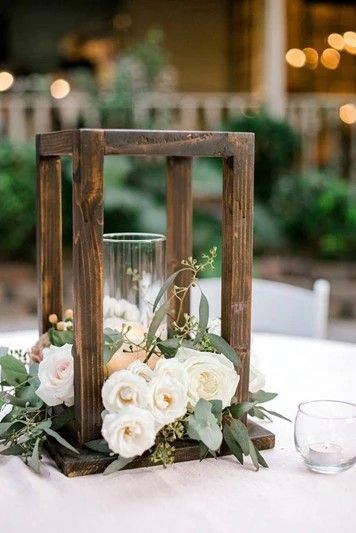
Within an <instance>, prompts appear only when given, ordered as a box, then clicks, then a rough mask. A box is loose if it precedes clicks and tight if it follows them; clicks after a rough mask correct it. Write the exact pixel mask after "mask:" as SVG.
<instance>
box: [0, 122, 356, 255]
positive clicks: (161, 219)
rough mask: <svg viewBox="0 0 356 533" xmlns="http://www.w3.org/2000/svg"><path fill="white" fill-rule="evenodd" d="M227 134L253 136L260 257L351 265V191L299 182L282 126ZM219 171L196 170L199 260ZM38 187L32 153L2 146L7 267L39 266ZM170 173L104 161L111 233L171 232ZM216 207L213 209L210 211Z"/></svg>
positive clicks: (214, 209) (128, 161)
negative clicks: (20, 262) (19, 262)
mask: <svg viewBox="0 0 356 533" xmlns="http://www.w3.org/2000/svg"><path fill="white" fill-rule="evenodd" d="M222 128H223V129H224V130H226V131H253V132H255V135H256V163H255V253H256V254H257V255H258V254H275V253H279V254H290V253H293V254H299V255H307V256H310V257H314V258H322V259H351V258H353V257H355V254H356V202H355V196H354V188H353V185H352V183H350V182H348V181H346V180H344V179H342V178H340V177H338V176H336V175H333V174H331V173H329V172H326V171H319V172H318V171H315V170H314V171H309V172H307V173H302V174H298V173H296V172H295V170H294V166H293V162H294V161H295V158H296V153H297V149H298V137H297V135H296V134H295V133H294V132H293V130H292V129H291V127H290V126H289V125H288V124H287V123H285V122H282V121H279V120H276V119H272V118H270V117H268V116H267V115H266V114H264V113H261V114H259V115H257V116H254V117H242V118H236V119H233V120H231V121H228V122H225V123H224V124H223V125H222ZM71 180H72V177H71V165H70V161H69V160H66V159H64V161H63V203H64V217H63V222H64V228H63V231H64V243H65V246H66V247H67V248H69V247H70V244H71ZM221 183H222V179H221V163H220V161H218V160H215V159H208V158H204V159H197V160H195V162H194V167H193V186H194V196H195V204H196V209H195V219H194V231H195V238H194V242H195V253H196V254H199V253H201V252H202V251H203V250H206V249H207V248H209V246H212V245H217V246H219V241H220V208H219V198H220V195H221ZM35 187H36V181H35V153H34V148H33V146H27V145H25V146H19V145H13V144H11V143H9V142H2V143H0V195H1V198H3V199H4V201H3V202H2V206H1V209H0V254H1V255H0V258H1V260H13V259H25V260H27V261H34V260H35V246H34V243H35V232H36V214H35V200H36V190H35ZM164 204H165V165H164V161H162V160H160V159H152V160H145V159H142V158H141V159H140V158H130V157H126V156H124V157H111V158H107V159H106V161H105V231H107V232H113V231H148V232H155V231H159V232H164V231H165V207H164ZM211 204H212V205H211Z"/></svg>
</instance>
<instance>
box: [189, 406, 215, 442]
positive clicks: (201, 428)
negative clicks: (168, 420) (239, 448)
mask: <svg viewBox="0 0 356 533" xmlns="http://www.w3.org/2000/svg"><path fill="white" fill-rule="evenodd" d="M211 410H212V405H211V403H210V402H208V401H207V400H203V399H200V400H199V401H198V403H197V404H196V406H195V408H194V413H193V414H191V415H189V417H188V419H187V433H188V435H189V437H190V438H191V439H194V440H198V441H202V442H203V443H204V444H205V445H206V446H207V447H208V448H209V450H210V451H215V450H218V449H219V448H220V446H221V442H222V433H221V429H220V426H219V425H218V423H217V420H216V418H215V416H214V415H213V413H212V412H211Z"/></svg>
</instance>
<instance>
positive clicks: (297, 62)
mask: <svg viewBox="0 0 356 533" xmlns="http://www.w3.org/2000/svg"><path fill="white" fill-rule="evenodd" d="M286 61H287V63H288V64H289V65H290V66H291V67H295V68H301V67H303V66H304V65H305V61H306V57H305V53H304V52H303V50H300V49H299V48H291V49H290V50H288V52H287V53H286Z"/></svg>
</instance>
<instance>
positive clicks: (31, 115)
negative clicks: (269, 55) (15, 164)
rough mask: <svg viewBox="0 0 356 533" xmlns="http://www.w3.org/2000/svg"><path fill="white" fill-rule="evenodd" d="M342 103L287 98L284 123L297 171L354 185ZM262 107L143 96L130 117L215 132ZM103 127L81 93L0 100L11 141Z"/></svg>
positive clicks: (354, 159) (242, 98)
mask: <svg viewBox="0 0 356 533" xmlns="http://www.w3.org/2000/svg"><path fill="white" fill-rule="evenodd" d="M344 103H356V96H355V95H347V94H345V95H336V94H306V93H303V94H298V95H297V94H292V95H289V96H288V99H287V108H286V119H287V120H288V122H289V123H290V124H291V125H292V126H293V127H294V129H295V130H296V131H297V132H298V133H300V135H301V150H300V165H301V168H302V169H309V168H318V167H321V168H330V169H333V170H334V171H335V172H337V173H338V174H340V175H343V176H348V177H349V178H351V179H355V181H356V175H355V173H356V126H347V125H345V124H343V123H342V122H341V121H340V118H339V107H340V106H341V105H343V104H344ZM261 107H263V105H262V103H261V101H260V100H259V98H258V97H257V96H256V95H253V94H246V93H147V94H144V95H142V96H139V97H137V98H136V100H135V104H134V107H133V109H131V110H130V112H131V115H132V120H133V124H134V126H135V127H147V125H149V126H150V127H154V128H170V129H187V130H194V129H203V130H214V129H218V128H220V126H221V124H222V122H223V120H224V119H225V118H228V117H231V116H234V115H241V114H251V113H252V114H253V113H254V112H256V111H257V110H258V109H260V108H261ZM114 116H115V112H114V111H113V113H112V117H111V121H110V126H111V127H123V126H126V124H120V123H116V122H115V118H114ZM105 125H106V124H102V117H101V114H100V112H99V110H98V108H97V106H96V105H95V103H94V102H93V101H92V100H91V98H90V96H89V95H88V94H86V93H78V92H74V91H73V92H72V93H71V94H70V95H68V96H67V97H66V98H64V99H63V100H54V99H52V98H50V97H47V96H45V95H41V94H30V93H29V94H21V95H20V94H7V95H2V96H1V97H0V134H1V136H2V137H6V138H9V139H10V140H11V141H15V142H26V141H28V140H30V139H32V138H33V135H34V134H35V133H36V132H44V131H50V130H53V129H68V128H75V127H78V126H82V127H100V126H105Z"/></svg>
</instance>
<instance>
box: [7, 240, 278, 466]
mask: <svg viewBox="0 0 356 533" xmlns="http://www.w3.org/2000/svg"><path fill="white" fill-rule="evenodd" d="M215 255H216V250H215V249H212V250H211V251H210V253H209V254H207V255H203V257H202V260H201V261H200V262H198V261H197V260H194V259H192V258H189V259H188V260H186V261H183V262H182V267H181V269H180V270H178V271H177V272H175V273H174V274H172V275H171V276H170V277H169V278H168V279H167V281H166V282H165V283H164V285H163V286H162V287H161V289H160V290H159V292H158V294H157V297H156V299H155V302H154V303H153V304H152V312H153V315H152V320H151V322H150V324H149V326H148V327H147V328H144V327H143V326H142V325H140V324H138V323H136V322H135V321H134V320H132V319H135V317H136V316H137V314H136V313H135V309H134V308H133V307H132V304H129V303H128V302H125V301H120V302H115V301H113V299H109V300H106V302H104V350H103V352H104V364H105V374H106V379H105V382H104V384H103V387H102V401H103V407H104V410H103V413H102V437H103V438H102V439H97V440H94V441H90V442H88V443H86V447H87V448H89V449H91V450H93V451H95V452H97V453H98V454H105V455H109V456H112V459H113V460H112V462H111V463H110V464H109V466H108V467H107V468H106V470H105V473H111V472H114V471H116V470H120V469H121V468H123V467H125V466H126V465H128V464H129V463H131V462H132V461H134V460H135V459H136V458H137V457H141V456H142V455H143V454H145V455H147V456H148V457H149V459H150V461H151V462H152V464H156V463H161V464H163V465H164V466H166V465H167V464H170V463H172V462H173V461H174V451H175V447H176V446H179V445H180V444H181V443H182V442H183V443H184V442H187V441H194V442H198V443H199V447H200V457H201V459H204V458H205V457H208V456H213V457H216V456H217V455H219V453H220V452H221V450H222V448H223V447H225V448H228V449H229V451H230V452H231V453H232V454H233V455H234V456H235V457H236V459H237V460H238V461H239V462H240V463H241V464H243V462H244V457H246V456H250V458H251V460H252V462H253V464H254V466H255V468H256V469H258V468H259V465H261V466H263V467H267V463H266V461H265V459H264V458H263V457H262V455H261V454H260V452H259V451H258V450H257V448H256V447H255V445H254V443H253V442H252V440H251V439H250V436H249V432H248V429H247V426H246V415H247V414H249V415H250V416H253V417H258V418H260V419H265V418H269V415H276V416H281V415H278V414H277V413H274V412H271V411H269V410H267V409H266V408H265V406H264V404H265V402H266V401H268V400H271V399H273V398H274V397H275V396H276V394H275V393H268V392H265V391H264V390H263V386H264V377H263V375H262V374H261V373H260V372H258V371H257V369H255V368H254V367H253V366H251V370H250V395H249V401H246V402H242V403H238V402H237V400H236V397H235V393H236V389H237V387H238V384H239V375H238V373H237V372H236V368H238V366H239V364H240V360H239V356H238V354H237V353H236V352H235V351H234V350H233V349H232V347H231V346H230V345H229V344H228V343H227V342H226V341H225V340H224V339H223V338H222V337H221V336H220V334H219V329H220V327H219V322H217V321H214V322H213V323H212V322H210V321H209V305H208V301H207V299H206V297H205V296H204V294H203V293H202V294H201V300H200V306H199V317H193V316H190V315H188V314H183V313H180V312H178V316H176V317H174V318H172V317H171V316H170V310H171V306H172V300H173V299H178V301H179V302H180V303H181V304H182V305H181V306H180V308H181V309H183V302H184V299H185V298H186V297H187V295H188V292H189V289H190V288H191V287H192V286H193V285H198V276H199V275H200V273H201V272H202V271H203V270H205V269H206V268H208V267H212V266H213V262H214V258H215ZM182 271H188V272H189V273H190V278H191V281H190V283H189V284H187V285H186V286H179V285H177V284H176V281H177V276H178V275H179V274H180V273H181V272H182ZM135 276H137V274H135ZM167 291H169V297H168V298H166V293H167ZM108 309H111V310H112V309H114V310H115V312H114V319H113V316H112V313H111V314H110V313H108ZM108 314H110V318H108V317H107V316H106V315H108ZM166 320H168V325H169V328H168V335H167V332H166V327H165V322H166ZM49 321H50V322H51V324H52V327H51V328H50V329H49V331H48V332H47V333H46V334H44V335H42V337H41V338H40V339H39V341H38V342H37V343H36V345H35V346H34V347H33V348H32V350H31V352H30V354H22V353H21V352H15V353H14V352H11V351H9V350H7V349H2V353H1V357H0V369H1V392H0V408H1V411H2V412H3V414H4V416H3V417H2V420H1V422H0V444H1V445H2V448H3V449H2V451H1V452H0V453H1V454H3V455H18V456H20V457H21V458H22V459H23V460H24V462H25V463H26V464H27V465H28V466H29V467H31V468H32V469H33V470H35V471H36V472H38V471H39V470H40V460H41V457H42V454H43V450H44V447H45V445H46V442H47V441H48V440H51V439H54V440H56V441H57V443H58V444H59V445H61V446H65V447H66V448H68V449H69V450H70V451H71V452H72V453H77V450H76V448H75V447H74V446H73V445H72V444H71V443H70V442H69V441H68V440H67V438H65V435H66V431H65V426H66V424H67V423H68V422H70V421H71V420H72V419H73V416H74V413H73V407H72V406H73V405H74V370H73V356H72V344H73V335H74V331H73V313H72V311H71V310H67V311H66V313H65V316H64V320H63V321H59V320H58V317H57V316H56V315H51V316H50V317H49ZM108 326H110V327H108ZM282 418H283V417H282Z"/></svg>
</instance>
